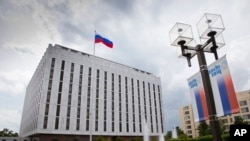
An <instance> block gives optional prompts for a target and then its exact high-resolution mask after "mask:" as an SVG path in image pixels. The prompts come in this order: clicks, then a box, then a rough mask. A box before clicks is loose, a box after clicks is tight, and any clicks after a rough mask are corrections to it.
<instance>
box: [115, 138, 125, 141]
mask: <svg viewBox="0 0 250 141" xmlns="http://www.w3.org/2000/svg"><path fill="white" fill-rule="evenodd" d="M115 141H124V138H123V137H116V138H115Z"/></svg>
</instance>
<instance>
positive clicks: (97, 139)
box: [94, 136, 105, 141]
mask: <svg viewBox="0 0 250 141" xmlns="http://www.w3.org/2000/svg"><path fill="white" fill-rule="evenodd" d="M94 141H105V140H104V138H103V137H102V136H97V137H95V138H94Z"/></svg>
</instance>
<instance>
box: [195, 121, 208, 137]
mask: <svg viewBox="0 0 250 141" xmlns="http://www.w3.org/2000/svg"><path fill="white" fill-rule="evenodd" d="M197 130H198V131H199V136H200V137H202V136H206V135H211V129H210V126H209V125H208V124H207V122H206V121H201V122H200V124H199V126H198V129H197Z"/></svg>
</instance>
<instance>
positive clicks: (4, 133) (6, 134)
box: [0, 128, 18, 137]
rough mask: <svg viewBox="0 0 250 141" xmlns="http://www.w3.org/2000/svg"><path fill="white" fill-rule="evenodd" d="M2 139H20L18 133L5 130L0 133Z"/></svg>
mask: <svg viewBox="0 0 250 141" xmlns="http://www.w3.org/2000/svg"><path fill="white" fill-rule="evenodd" d="M0 137H18V133H16V132H14V131H12V130H9V129H7V128H4V129H3V130H2V131H0Z"/></svg>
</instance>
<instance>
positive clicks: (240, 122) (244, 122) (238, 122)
mask: <svg viewBox="0 0 250 141" xmlns="http://www.w3.org/2000/svg"><path fill="white" fill-rule="evenodd" d="M234 119H235V120H234V124H239V125H244V124H248V122H247V121H245V120H244V119H243V118H242V117H241V116H238V117H235V118H234Z"/></svg>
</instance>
